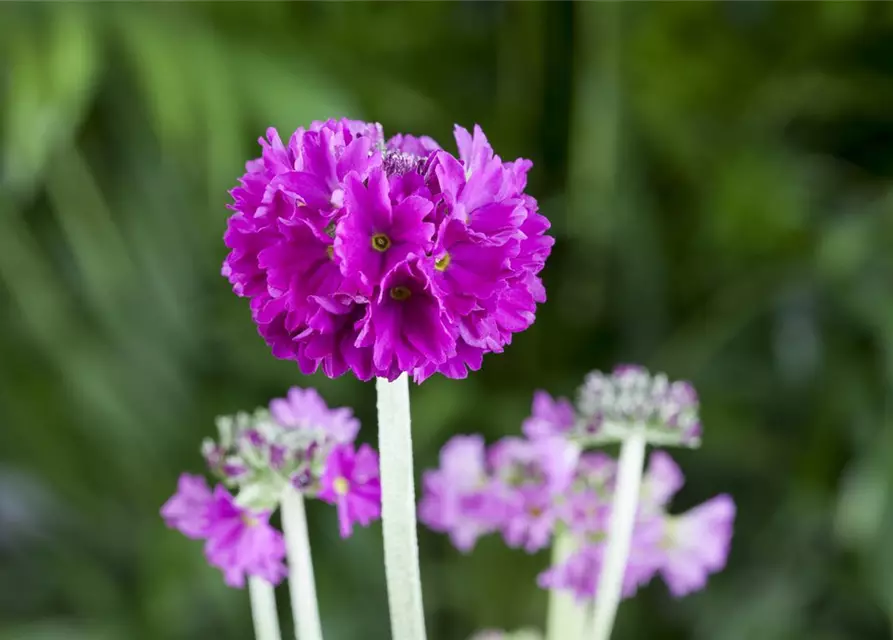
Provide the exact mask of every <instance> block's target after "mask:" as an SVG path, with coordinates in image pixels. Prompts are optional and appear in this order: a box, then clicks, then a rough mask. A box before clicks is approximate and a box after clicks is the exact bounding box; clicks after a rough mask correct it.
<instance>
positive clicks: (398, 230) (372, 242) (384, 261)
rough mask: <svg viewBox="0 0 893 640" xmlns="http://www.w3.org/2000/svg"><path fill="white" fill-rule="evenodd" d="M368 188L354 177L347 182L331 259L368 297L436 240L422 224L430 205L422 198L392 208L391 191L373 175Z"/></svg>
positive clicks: (380, 177)
mask: <svg viewBox="0 0 893 640" xmlns="http://www.w3.org/2000/svg"><path fill="white" fill-rule="evenodd" d="M366 183H367V184H366V185H364V184H363V182H362V181H361V180H360V179H359V177H357V176H355V175H351V176H349V177H348V180H347V203H346V204H347V208H348V210H350V211H351V214H350V215H347V216H344V217H343V218H341V221H340V222H339V223H338V226H337V228H336V231H335V254H336V255H337V256H338V259H339V260H340V262H341V272H342V273H343V274H344V276H345V277H346V278H347V279H348V281H349V282H350V284H351V285H353V286H355V287H356V288H357V290H358V291H359V292H361V293H362V294H363V295H365V296H370V295H372V293H373V292H374V291H375V288H376V287H377V286H378V285H379V284H381V280H382V278H383V277H384V275H385V274H386V273H388V272H390V271H391V270H392V269H393V268H394V267H396V266H397V265H398V264H400V263H401V262H403V261H405V260H406V258H407V256H409V255H410V254H416V255H419V254H422V253H424V252H425V251H426V250H427V249H428V247H429V245H430V243H431V238H432V236H433V235H434V224H433V223H431V222H425V217H426V216H427V215H428V213H430V212H431V209H432V208H433V206H434V205H433V204H432V203H431V201H430V199H428V198H425V197H422V196H420V195H413V196H409V197H407V198H405V199H403V200H401V201H400V202H399V204H397V205H396V206H391V197H390V194H389V188H390V185H389V184H388V179H387V177H386V176H385V174H384V172H383V171H382V170H380V169H376V170H375V171H373V172H372V174H371V175H370V176H369V178H367V180H366Z"/></svg>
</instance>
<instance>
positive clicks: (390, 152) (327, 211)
mask: <svg viewBox="0 0 893 640" xmlns="http://www.w3.org/2000/svg"><path fill="white" fill-rule="evenodd" d="M455 137H456V142H457V146H458V150H459V157H458V158H456V157H455V156H453V155H452V154H450V153H448V152H447V151H444V150H443V149H441V148H440V147H439V146H438V145H437V143H435V142H434V141H433V140H432V139H430V138H427V137H421V138H416V137H414V136H409V135H397V136H394V137H393V138H391V139H389V140H387V141H385V140H384V137H383V135H382V129H381V126H380V125H377V124H369V123H364V122H358V121H352V120H329V121H326V122H315V123H313V124H312V125H311V126H310V127H309V129H303V128H301V129H298V130H297V131H295V133H294V134H292V136H291V138H290V139H289V140H288V143H287V144H284V143H283V142H282V141H281V139H280V137H279V135H278V133H277V132H276V130H275V129H269V130H268V131H267V137H266V139H263V138H262V139H261V140H260V144H261V146H262V147H263V153H262V156H261V157H260V158H258V159H256V160H252V161H251V162H249V163H248V164H247V165H246V169H247V171H246V173H245V175H244V176H242V178H241V179H240V183H241V184H240V186H238V187H236V188H235V189H233V190H232V192H231V193H232V196H233V199H234V203H233V204H232V205H231V206H230V208H231V209H232V210H233V211H234V212H235V213H234V214H233V215H232V216H231V217H230V219H229V222H228V225H227V230H226V233H225V236H224V241H225V243H226V245H227V246H228V247H229V248H230V249H231V251H230V253H229V255H228V256H227V258H226V260H225V262H224V265H223V270H222V272H223V275H224V276H226V277H227V278H228V279H229V281H230V282H231V283H232V286H233V290H234V291H235V293H236V294H238V295H240V296H243V297H247V298H249V299H250V301H251V312H252V317H253V318H254V321H255V322H256V324H257V326H258V330H259V332H260V334H261V335H262V336H263V338H264V339H265V340H266V341H267V343H268V344H269V345H270V347H271V349H272V351H273V354H274V355H275V356H277V357H279V358H285V359H291V360H295V361H296V362H297V363H298V365H299V366H300V369H301V370H302V371H303V372H304V373H311V372H314V371H316V370H317V369H318V368H320V367H322V369H323V371H324V372H325V373H326V375H328V376H331V377H335V376H339V375H341V374H343V373H345V372H347V371H348V370H350V371H353V373H354V374H355V375H356V376H357V377H358V378H360V379H363V380H367V379H370V378H372V377H384V378H388V379H391V380H393V379H394V378H396V377H397V376H399V375H400V374H401V373H402V372H409V373H412V374H413V376H414V378H415V379H416V380H417V381H421V380H423V379H425V378H426V377H428V376H430V375H432V374H433V373H435V372H440V373H442V374H444V375H446V376H448V377H451V378H462V377H465V376H466V375H467V373H468V370H469V369H472V370H476V369H478V368H480V366H481V361H482V359H483V355H484V354H485V353H489V352H500V351H502V349H503V348H504V347H505V345H507V344H509V343H510V342H511V339H512V335H513V334H514V333H517V332H519V331H523V330H524V329H526V328H527V327H529V326H530V325H531V324H532V323H533V321H534V317H535V316H534V314H535V310H536V304H537V303H540V302H543V301H544V300H545V290H544V288H543V285H542V282H541V281H540V278H539V276H538V274H539V272H540V270H541V269H542V268H543V265H544V263H545V261H546V258H547V257H548V255H549V252H550V250H551V247H552V244H553V238H551V237H549V236H547V235H545V232H546V230H547V229H548V228H549V222H548V220H547V219H546V218H545V217H544V216H542V215H540V214H539V213H538V212H537V203H536V201H535V200H534V199H533V198H532V197H530V196H529V195H527V194H525V193H524V189H525V187H526V182H527V172H528V170H529V169H530V167H531V166H532V163H531V162H530V161H529V160H524V159H518V160H515V161H514V162H503V161H502V159H501V158H500V157H499V156H498V155H495V154H494V153H493V149H492V148H491V147H490V145H489V143H488V142H487V139H486V137H485V136H484V134H483V132H482V131H481V129H480V127H475V128H474V132H473V133H469V132H468V131H467V130H465V129H463V128H461V127H458V126H457V127H456V129H455Z"/></svg>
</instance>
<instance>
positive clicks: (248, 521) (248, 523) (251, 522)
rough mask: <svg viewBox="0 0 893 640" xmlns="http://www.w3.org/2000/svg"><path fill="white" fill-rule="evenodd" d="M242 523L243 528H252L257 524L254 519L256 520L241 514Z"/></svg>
mask: <svg viewBox="0 0 893 640" xmlns="http://www.w3.org/2000/svg"><path fill="white" fill-rule="evenodd" d="M242 522H244V523H245V526H246V527H253V526H255V525H256V524H257V519H256V518H252V517H251V516H249V515H248V514H247V513H243V514H242Z"/></svg>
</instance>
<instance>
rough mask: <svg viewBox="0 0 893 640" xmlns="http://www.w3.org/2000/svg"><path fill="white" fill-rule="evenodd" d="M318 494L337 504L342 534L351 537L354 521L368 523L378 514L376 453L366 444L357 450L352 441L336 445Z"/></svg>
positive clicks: (378, 482) (379, 503) (327, 462)
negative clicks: (351, 443)
mask: <svg viewBox="0 0 893 640" xmlns="http://www.w3.org/2000/svg"><path fill="white" fill-rule="evenodd" d="M319 498H320V499H321V500H323V501H325V502H328V503H330V504H334V505H335V506H336V507H337V508H338V524H339V527H340V530H341V537H342V538H347V537H350V535H351V534H352V533H353V524H354V523H355V522H356V523H359V524H361V525H362V526H367V525H368V524H369V523H371V522H372V521H373V520H375V519H376V518H379V517H381V481H380V479H379V474H378V454H377V453H375V451H373V450H372V448H371V447H370V446H369V445H366V444H364V445H362V446H360V448H359V449H358V450H357V451H356V452H355V451H354V448H353V445H341V446H338V447H335V448H334V449H333V450H332V452H331V453H330V454H329V458H328V460H327V461H326V468H325V471H324V472H323V476H322V489H321V490H320V492H319Z"/></svg>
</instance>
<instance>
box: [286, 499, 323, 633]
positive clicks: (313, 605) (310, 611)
mask: <svg viewBox="0 0 893 640" xmlns="http://www.w3.org/2000/svg"><path fill="white" fill-rule="evenodd" d="M282 529H283V532H284V533H285V547H286V550H287V551H288V592H289V596H290V598H291V615H292V618H293V619H294V623H295V637H296V638H297V640H322V626H321V625H320V622H319V605H318V604H317V600H316V583H315V580H314V578H313V558H312V556H311V554H310V537H309V536H308V534H307V515H306V513H305V511H304V497H303V496H302V495H301V494H300V492H299V491H297V490H296V489H295V488H294V487H292V486H291V485H288V486H287V487H286V488H285V491H283V494H282Z"/></svg>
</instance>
